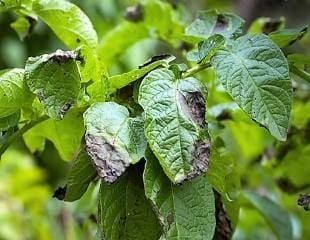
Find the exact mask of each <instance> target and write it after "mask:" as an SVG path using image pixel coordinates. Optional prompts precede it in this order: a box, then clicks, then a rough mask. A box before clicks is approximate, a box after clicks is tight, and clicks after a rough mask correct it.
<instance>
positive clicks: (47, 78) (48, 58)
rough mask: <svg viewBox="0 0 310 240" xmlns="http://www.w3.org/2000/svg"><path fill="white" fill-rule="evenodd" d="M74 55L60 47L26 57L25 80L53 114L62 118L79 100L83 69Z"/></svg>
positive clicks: (50, 114) (45, 108)
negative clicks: (49, 51) (79, 66)
mask: <svg viewBox="0 0 310 240" xmlns="http://www.w3.org/2000/svg"><path fill="white" fill-rule="evenodd" d="M75 58H76V55H75V53H74V52H70V51H67V52H64V51H61V50H57V51H56V52H55V53H52V54H44V55H41V56H38V57H34V58H33V57H31V58H28V60H27V63H26V66H25V80H26V82H27V84H28V86H29V88H30V90H31V91H32V92H33V93H34V94H36V95H37V96H38V98H39V100H40V101H41V103H42V104H43V106H44V110H45V112H46V114H47V115H48V116H50V117H51V118H54V119H62V118H63V117H64V115H65V114H66V112H67V111H68V110H69V109H70V108H71V106H72V105H73V104H75V103H76V101H77V98H78V94H79V90H80V73H79V70H78V67H77V64H76V62H75Z"/></svg>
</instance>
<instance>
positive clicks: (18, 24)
mask: <svg viewBox="0 0 310 240" xmlns="http://www.w3.org/2000/svg"><path fill="white" fill-rule="evenodd" d="M34 22H35V20H34V19H32V18H30V17H19V18H17V20H16V21H15V22H13V23H11V27H12V28H13V29H14V30H15V32H16V33H17V34H18V37H19V39H20V40H23V39H24V38H25V37H27V35H28V34H29V32H30V30H31V27H32V26H33V24H34Z"/></svg>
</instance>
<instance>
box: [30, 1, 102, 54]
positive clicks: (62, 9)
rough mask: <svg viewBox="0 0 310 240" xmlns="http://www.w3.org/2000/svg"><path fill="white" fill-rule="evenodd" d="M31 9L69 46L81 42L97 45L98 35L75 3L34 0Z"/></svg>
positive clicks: (75, 45)
mask: <svg viewBox="0 0 310 240" xmlns="http://www.w3.org/2000/svg"><path fill="white" fill-rule="evenodd" d="M33 11H34V12H35V13H36V14H37V15H38V16H39V17H40V18H41V19H42V20H43V21H44V22H45V23H46V24H47V25H48V26H49V27H50V28H51V29H52V30H53V31H54V32H55V34H56V35H57V36H58V37H59V38H60V39H61V40H62V41H63V42H64V43H65V44H66V45H67V46H68V47H69V48H72V49H73V48H76V47H78V46H79V45H81V44H85V45H88V46H90V47H93V48H95V47H96V46H97V43H98V37H97V33H96V31H95V30H94V28H93V25H92V23H91V22H90V20H89V18H88V17H87V16H86V15H85V14H84V13H83V12H82V11H81V9H79V8H78V7H77V6H76V5H74V4H72V3H70V2H68V1H64V0H35V1H34V2H33Z"/></svg>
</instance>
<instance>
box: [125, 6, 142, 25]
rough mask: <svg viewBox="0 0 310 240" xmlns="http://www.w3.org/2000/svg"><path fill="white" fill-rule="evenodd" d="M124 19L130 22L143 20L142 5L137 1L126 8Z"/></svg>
mask: <svg viewBox="0 0 310 240" xmlns="http://www.w3.org/2000/svg"><path fill="white" fill-rule="evenodd" d="M124 17H125V19H126V20H127V21H131V22H140V21H142V20H143V6H142V5H141V4H140V3H138V4H136V5H134V6H130V7H127V8H126V11H125V16H124Z"/></svg>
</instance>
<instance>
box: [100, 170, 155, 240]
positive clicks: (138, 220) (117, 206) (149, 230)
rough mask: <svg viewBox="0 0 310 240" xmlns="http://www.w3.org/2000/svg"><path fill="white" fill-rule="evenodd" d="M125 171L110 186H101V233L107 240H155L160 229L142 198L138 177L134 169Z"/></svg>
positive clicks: (150, 209) (140, 181)
mask: <svg viewBox="0 0 310 240" xmlns="http://www.w3.org/2000/svg"><path fill="white" fill-rule="evenodd" d="M128 170H129V171H128V173H126V174H124V175H123V176H121V177H120V178H119V179H118V180H117V181H116V182H115V183H114V184H112V185H109V184H107V183H104V182H102V183H101V188H100V195H99V206H100V214H99V217H100V222H101V224H100V228H101V231H102V232H103V235H104V237H105V239H110V240H117V239H126V240H138V239H147V240H157V239H159V236H160V235H161V228H160V225H159V222H158V220H157V218H156V216H155V214H154V212H153V210H152V207H151V205H150V203H149V201H148V200H147V199H146V197H145V195H144V189H143V182H142V177H141V175H140V173H139V172H138V168H132V167H131V168H129V169H128Z"/></svg>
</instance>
